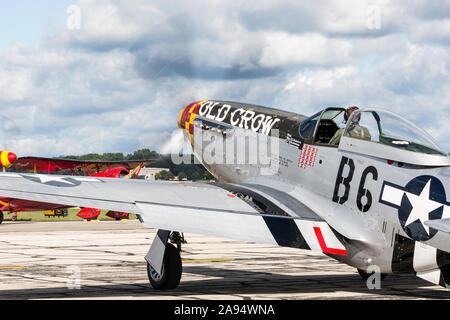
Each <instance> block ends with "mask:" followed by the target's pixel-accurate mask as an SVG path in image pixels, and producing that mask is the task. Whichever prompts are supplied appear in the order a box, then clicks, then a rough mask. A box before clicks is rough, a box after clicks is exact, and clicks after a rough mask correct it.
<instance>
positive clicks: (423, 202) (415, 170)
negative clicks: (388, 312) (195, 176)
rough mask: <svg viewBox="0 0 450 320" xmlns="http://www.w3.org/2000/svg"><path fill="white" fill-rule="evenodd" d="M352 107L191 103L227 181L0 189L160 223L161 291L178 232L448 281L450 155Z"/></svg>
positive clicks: (151, 271)
mask: <svg viewBox="0 0 450 320" xmlns="http://www.w3.org/2000/svg"><path fill="white" fill-rule="evenodd" d="M345 114H346V110H345V109H344V108H327V109H325V110H322V111H320V112H318V113H317V114H315V115H313V116H311V117H309V118H307V117H305V116H302V115H298V114H294V113H290V112H284V111H280V110H276V109H272V108H266V107H260V106H254V105H246V104H241V103H233V102H223V101H202V102H197V103H192V104H190V105H188V106H186V107H185V108H183V109H182V110H181V112H180V114H179V116H178V125H179V127H180V128H182V129H184V131H185V134H186V135H187V136H188V137H189V139H190V140H191V143H192V146H193V149H194V153H195V155H196V156H197V158H198V159H200V160H201V161H202V163H203V164H204V165H205V167H206V168H207V169H208V170H209V171H210V172H211V174H213V175H214V176H215V177H216V178H217V180H218V181H219V183H215V184H206V183H169V182H148V181H133V180H122V179H108V178H98V177H73V176H55V175H52V176H48V175H29V174H17V173H5V174H0V195H1V196H4V197H14V198H19V199H27V200H32V201H45V202H49V203H61V204H65V205H68V206H85V207H94V208H102V209H109V210H117V211H124V212H130V213H135V214H137V215H138V216H139V218H140V221H141V222H142V223H143V225H144V226H145V227H153V228H158V229H159V230H158V233H157V236H156V237H155V239H154V241H153V244H152V245H151V247H150V250H149V252H148V254H147V255H146V257H145V259H146V261H147V269H148V276H149V280H150V282H151V284H152V286H153V287H154V288H157V289H170V288H175V287H177V285H178V284H179V281H180V278H181V273H182V266H181V259H180V254H179V251H178V250H177V249H176V248H175V247H174V246H173V245H172V244H171V243H170V242H175V243H177V244H178V245H180V241H181V239H182V237H180V236H179V235H180V234H179V232H189V233H199V234H205V235H212V236H218V237H226V238H231V239H237V240H242V241H250V242H257V243H262V244H270V245H278V246H287V247H293V248H299V249H309V250H317V251H321V252H323V253H324V254H326V255H328V256H330V257H332V258H335V259H337V260H338V261H340V262H343V263H346V264H348V265H350V266H353V267H355V268H357V269H358V270H359V272H360V274H361V276H363V277H365V278H366V277H368V276H369V273H367V272H366V271H367V270H368V269H369V270H371V266H377V270H378V271H379V272H380V273H382V274H388V273H415V274H416V275H417V276H419V277H421V278H424V279H426V280H428V281H431V282H433V283H435V284H440V285H443V286H449V285H450V269H449V267H450V234H449V233H450V209H449V202H448V201H447V196H446V194H447V193H449V192H450V189H449V185H448V181H449V176H450V168H449V166H450V158H449V157H448V156H447V155H446V154H445V153H444V152H443V151H441V150H440V149H439V147H438V146H437V145H436V144H435V143H434V142H433V139H432V138H431V137H429V135H428V134H427V133H425V132H424V131H423V130H421V129H419V128H418V127H417V126H415V125H414V124H412V123H411V122H409V121H407V120H405V119H403V118H402V117H400V116H397V115H395V114H393V113H391V112H389V111H385V110H378V109H363V110H356V111H354V112H353V113H352V114H351V115H350V117H349V118H348V120H347V121H346V119H345V117H344V115H345ZM340 129H341V130H340ZM336 132H338V133H337V135H338V136H339V135H340V139H338V140H339V143H338V144H335V143H330V141H331V140H332V139H333V141H332V142H334V141H336V139H335V137H334V136H335V134H336ZM355 132H356V133H355ZM255 145H256V146H257V148H256V149H254V147H255ZM249 150H257V151H251V152H248V151H249ZM261 150H263V151H261ZM259 155H263V156H264V155H266V157H263V156H262V157H261V159H263V158H264V159H263V160H264V161H263V160H261V161H259V160H258V159H257V158H258V156H259ZM255 157H256V160H255Z"/></svg>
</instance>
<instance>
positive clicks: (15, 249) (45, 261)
mask: <svg viewBox="0 0 450 320" xmlns="http://www.w3.org/2000/svg"><path fill="white" fill-rule="evenodd" d="M0 231H1V232H0V246H1V247H0V299H105V298H106V299H170V300H176V299H196V300H197V299H450V291H449V290H446V289H444V288H441V287H439V286H435V285H432V284H430V283H428V282H425V281H423V280H421V279H419V278H416V277H415V276H412V275H390V276H388V277H387V278H386V279H385V280H383V281H382V283H381V289H378V290H369V289H368V288H367V286H366V283H365V281H363V280H361V278H360V277H359V275H358V274H357V272H356V270H355V269H354V268H351V267H348V266H346V265H343V264H340V263H338V262H336V261H334V260H332V259H330V258H328V257H326V256H324V255H322V254H320V253H314V252H311V251H305V250H297V249H291V248H280V247H272V246H266V245H258V244H249V243H243V242H240V241H232V240H225V239H220V238H213V237H206V236H199V235H191V234H186V235H185V236H186V240H187V241H188V243H187V244H186V245H184V246H183V251H182V259H183V260H184V262H183V276H182V279H181V284H180V286H179V287H178V288H177V289H176V290H173V291H166V292H162V291H157V290H154V289H152V288H151V286H150V284H149V282H148V279H147V270H146V263H145V261H144V256H145V254H146V253H147V251H148V249H149V246H150V244H151V242H152V240H153V238H154V236H155V234H156V233H155V230H154V229H144V228H142V227H141V225H140V223H139V222H138V221H137V220H133V221H120V222H117V221H101V222H93V221H91V222H81V221H80V222H78V221H73V222H15V223H14V222H4V223H3V224H2V225H0ZM78 285H79V288H78Z"/></svg>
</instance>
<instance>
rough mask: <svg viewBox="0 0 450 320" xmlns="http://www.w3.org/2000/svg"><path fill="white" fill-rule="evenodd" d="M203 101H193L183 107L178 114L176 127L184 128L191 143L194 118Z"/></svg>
mask: <svg viewBox="0 0 450 320" xmlns="http://www.w3.org/2000/svg"><path fill="white" fill-rule="evenodd" d="M204 102H205V101H199V102H194V103H191V104H189V105H187V106H186V107H184V108H183V109H181V111H180V113H179V114H178V127H179V128H181V129H185V130H186V131H187V133H188V134H189V136H190V138H191V143H193V141H194V140H193V139H194V119H195V116H196V115H197V112H198V109H200V106H201V105H202V104H203V103H204Z"/></svg>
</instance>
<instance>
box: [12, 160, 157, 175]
mask: <svg viewBox="0 0 450 320" xmlns="http://www.w3.org/2000/svg"><path fill="white" fill-rule="evenodd" d="M157 160H158V159H147V160H124V161H91V160H73V159H58V158H44V157H20V158H19V159H17V160H16V161H15V162H14V164H13V165H12V169H16V170H35V171H36V172H39V171H44V172H55V171H64V170H83V169H88V170H90V171H95V172H99V171H105V170H107V169H108V168H109V167H117V166H121V167H124V168H125V169H127V170H132V169H134V168H136V167H137V166H139V165H140V164H141V163H143V164H144V165H148V164H151V163H153V162H155V161H157Z"/></svg>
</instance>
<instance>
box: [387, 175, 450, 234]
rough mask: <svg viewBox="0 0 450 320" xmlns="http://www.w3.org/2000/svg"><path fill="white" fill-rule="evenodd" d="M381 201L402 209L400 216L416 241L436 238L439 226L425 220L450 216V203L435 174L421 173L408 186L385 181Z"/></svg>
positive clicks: (402, 223)
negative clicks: (435, 227)
mask: <svg viewBox="0 0 450 320" xmlns="http://www.w3.org/2000/svg"><path fill="white" fill-rule="evenodd" d="M380 202H381V203H383V204H385V205H388V206H390V207H393V208H396V209H398V219H399V222H400V225H401V226H402V228H403V230H404V231H405V233H406V234H407V235H408V236H409V237H410V238H412V239H413V240H416V241H427V240H430V239H431V238H433V237H434V236H435V235H436V233H437V230H435V229H433V228H430V227H429V226H427V225H426V224H425V223H424V222H425V221H428V220H435V219H445V218H450V206H449V203H448V202H447V199H446V194H445V188H444V186H443V185H442V182H441V181H440V180H439V179H437V178H436V177H433V176H428V175H423V176H418V177H416V178H414V179H412V180H411V181H409V182H408V183H407V184H406V186H405V187H402V186H399V185H396V184H394V183H391V182H387V181H385V182H384V183H383V188H382V190H381V194H380Z"/></svg>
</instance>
